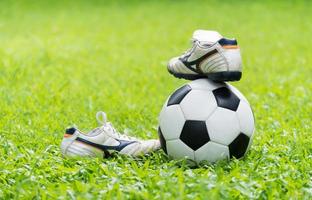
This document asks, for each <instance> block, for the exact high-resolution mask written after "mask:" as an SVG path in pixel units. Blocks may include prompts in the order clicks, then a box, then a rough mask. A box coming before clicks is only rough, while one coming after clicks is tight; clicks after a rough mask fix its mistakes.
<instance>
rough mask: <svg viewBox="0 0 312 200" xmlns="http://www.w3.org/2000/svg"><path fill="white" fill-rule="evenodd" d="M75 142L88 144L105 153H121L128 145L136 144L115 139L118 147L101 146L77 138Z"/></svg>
mask: <svg viewBox="0 0 312 200" xmlns="http://www.w3.org/2000/svg"><path fill="white" fill-rule="evenodd" d="M76 140H77V141H79V142H82V143H85V144H88V145H90V146H93V147H95V148H98V149H101V150H103V151H104V152H107V151H108V150H115V151H121V150H122V149H123V148H125V147H126V146H128V145H129V144H133V143H135V142H137V141H127V140H118V139H115V140H117V141H118V142H119V145H117V146H109V145H102V144H97V143H93V142H90V141H88V140H85V139H83V138H80V137H77V138H76Z"/></svg>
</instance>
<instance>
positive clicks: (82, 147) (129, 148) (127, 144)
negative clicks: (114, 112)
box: [61, 111, 160, 157]
mask: <svg viewBox="0 0 312 200" xmlns="http://www.w3.org/2000/svg"><path fill="white" fill-rule="evenodd" d="M96 119H97V121H98V123H99V124H100V126H99V127H97V128H95V129H93V130H92V131H90V132H88V133H86V134H84V133H82V132H81V131H79V130H78V129H77V128H74V127H72V128H69V129H66V133H65V135H64V138H63V141H62V143H61V150H62V153H63V155H65V156H89V157H108V156H109V155H110V154H111V153H112V152H118V153H120V154H126V155H131V156H138V155H142V154H146V153H149V152H151V151H154V150H157V149H159V148H160V143H159V140H140V139H137V138H134V137H130V136H127V135H125V134H120V133H118V132H117V131H116V130H115V129H114V127H113V125H112V124H111V123H110V122H107V118H106V114H105V113H104V112H102V111H100V112H98V113H97V114H96Z"/></svg>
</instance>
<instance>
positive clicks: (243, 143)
mask: <svg viewBox="0 0 312 200" xmlns="http://www.w3.org/2000/svg"><path fill="white" fill-rule="evenodd" d="M248 144H249V137H248V136H247V135H245V134H244V133H240V134H239V135H238V136H237V137H236V138H235V139H234V140H233V142H231V144H230V145H229V149H230V156H231V158H233V157H235V158H241V157H243V156H244V154H245V153H246V150H247V147H248Z"/></svg>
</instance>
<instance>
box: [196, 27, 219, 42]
mask: <svg viewBox="0 0 312 200" xmlns="http://www.w3.org/2000/svg"><path fill="white" fill-rule="evenodd" d="M221 38H223V37H222V35H220V33H218V32H217V31H206V30H196V31H194V33H193V40H198V41H199V42H200V43H206V44H211V43H216V42H217V41H219V40H220V39H221Z"/></svg>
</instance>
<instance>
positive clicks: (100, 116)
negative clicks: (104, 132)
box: [95, 111, 107, 126]
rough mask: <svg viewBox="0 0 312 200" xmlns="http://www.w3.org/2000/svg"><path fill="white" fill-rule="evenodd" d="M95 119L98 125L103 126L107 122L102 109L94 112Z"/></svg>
mask: <svg viewBox="0 0 312 200" xmlns="http://www.w3.org/2000/svg"><path fill="white" fill-rule="evenodd" d="M95 117H96V120H97V122H98V124H99V125H101V126H104V125H106V124H107V115H106V113H105V112H103V111H99V112H97V113H96V116H95Z"/></svg>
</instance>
